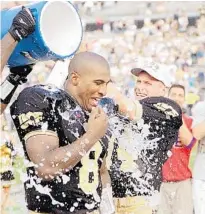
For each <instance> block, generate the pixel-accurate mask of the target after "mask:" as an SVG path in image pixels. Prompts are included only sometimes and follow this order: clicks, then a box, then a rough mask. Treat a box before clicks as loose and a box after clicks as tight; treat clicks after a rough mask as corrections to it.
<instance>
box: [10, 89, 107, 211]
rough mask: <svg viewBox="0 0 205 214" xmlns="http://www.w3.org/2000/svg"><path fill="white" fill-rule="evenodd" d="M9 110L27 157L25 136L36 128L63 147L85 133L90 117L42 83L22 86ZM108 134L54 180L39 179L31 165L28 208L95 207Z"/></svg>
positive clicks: (72, 102)
mask: <svg viewBox="0 0 205 214" xmlns="http://www.w3.org/2000/svg"><path fill="white" fill-rule="evenodd" d="M10 110H11V116H12V118H13V121H14V124H15V126H16V129H17V132H18V135H19V137H20V140H21V141H22V143H23V147H24V151H25V155H26V157H27V158H28V159H29V157H28V154H27V152H26V150H25V139H26V138H27V137H28V136H31V135H33V134H34V135H35V134H38V133H37V132H39V131H40V132H43V133H45V134H46V133H47V134H55V135H57V137H58V138H59V146H60V147H62V146H65V145H67V144H72V143H73V142H74V141H75V140H77V139H78V138H80V137H81V136H82V135H83V134H84V133H85V129H84V124H85V123H86V122H87V121H88V118H89V116H88V113H87V112H85V111H83V110H82V109H81V107H80V106H79V105H78V104H77V103H76V101H75V100H74V99H73V98H72V97H71V96H69V95H68V94H67V93H66V92H65V91H63V90H60V89H58V88H54V87H51V86H43V85H38V86H33V87H29V88H26V89H24V90H23V91H22V92H21V93H20V95H19V96H18V98H17V100H16V101H15V102H14V103H13V104H12V106H11V109H10ZM110 137H111V134H110V132H109V131H108V132H107V134H106V136H105V137H104V138H102V139H101V140H100V141H99V142H97V143H96V144H95V145H94V146H93V147H92V148H91V150H90V151H89V152H88V153H86V154H83V157H82V160H81V161H80V162H79V163H78V164H77V165H76V166H75V167H74V168H73V169H71V170H70V171H69V172H68V173H66V174H63V175H59V176H57V177H55V178H54V179H53V180H50V181H46V180H42V179H41V178H39V177H38V175H37V174H36V172H35V170H34V168H33V167H32V166H31V167H29V168H28V169H27V174H28V180H27V181H26V182H25V192H26V200H27V204H28V209H30V210H35V211H38V212H46V213H47V212H48V213H50V212H52V213H58V212H59V213H61V211H62V213H63V211H66V213H75V212H77V211H78V210H87V211H89V212H91V211H93V210H96V209H98V207H99V202H100V197H101V190H102V185H101V178H100V174H99V170H100V168H101V165H102V162H103V159H104V158H105V157H106V155H107V147H108V141H109V138H110ZM36 146H38V142H36Z"/></svg>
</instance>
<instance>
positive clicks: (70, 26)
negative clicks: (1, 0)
mask: <svg viewBox="0 0 205 214" xmlns="http://www.w3.org/2000/svg"><path fill="white" fill-rule="evenodd" d="M25 7H27V8H30V9H31V12H32V14H33V16H34V18H35V21H36V26H35V31H34V32H33V33H32V34H31V35H29V36H28V37H27V38H25V39H22V40H21V41H20V42H19V43H18V44H17V46H16V48H15V50H14V51H13V53H12V55H11V56H10V58H9V60H8V66H10V67H15V66H20V65H27V64H32V63H35V62H36V61H47V60H58V59H64V58H68V57H72V56H73V55H74V54H75V52H76V51H77V50H78V48H79V46H80V44H81V41H82V35H83V28H82V23H81V20H80V17H79V15H78V13H77V11H76V9H75V8H74V6H73V5H72V4H71V3H70V2H67V1H43V2H37V3H32V4H28V5H25ZM21 8H22V6H18V7H14V8H11V9H9V10H3V11H1V39H2V38H3V37H4V36H5V35H6V34H7V33H8V30H9V28H10V27H11V24H12V21H13V18H14V17H15V15H16V14H17V13H18V12H19V11H20V10H21Z"/></svg>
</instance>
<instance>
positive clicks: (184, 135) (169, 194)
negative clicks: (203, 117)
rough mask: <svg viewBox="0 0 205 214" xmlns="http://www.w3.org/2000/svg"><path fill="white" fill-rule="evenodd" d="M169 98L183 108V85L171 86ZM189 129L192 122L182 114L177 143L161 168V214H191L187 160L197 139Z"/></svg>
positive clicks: (190, 192)
mask: <svg viewBox="0 0 205 214" xmlns="http://www.w3.org/2000/svg"><path fill="white" fill-rule="evenodd" d="M169 98H170V99H172V100H174V101H175V102H177V103H178V104H179V105H180V106H181V108H182V107H183V105H184V101H185V88H184V86H182V85H177V84H175V85H172V86H171V88H170V89H169ZM191 126H192V119H191V118H190V117H188V116H186V115H185V114H184V115H183V125H182V126H181V128H180V130H179V138H178V141H177V142H176V144H175V145H174V146H173V148H172V150H171V153H170V158H169V159H168V160H167V161H166V162H165V164H164V166H163V169H162V175H163V183H162V185H161V190H160V192H161V203H160V209H159V210H160V211H159V213H160V214H193V201H192V186H191V178H192V173H191V170H190V169H189V158H190V153H191V149H192V148H193V146H194V145H195V143H196V139H195V138H194V137H193V135H192V133H191Z"/></svg>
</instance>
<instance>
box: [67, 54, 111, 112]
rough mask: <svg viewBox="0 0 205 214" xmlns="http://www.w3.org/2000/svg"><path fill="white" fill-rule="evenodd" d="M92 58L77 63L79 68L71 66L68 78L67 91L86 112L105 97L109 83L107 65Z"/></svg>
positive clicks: (97, 58)
mask: <svg viewBox="0 0 205 214" xmlns="http://www.w3.org/2000/svg"><path fill="white" fill-rule="evenodd" d="M94 57H95V58H94V59H93V60H88V59H87V60H84V61H81V62H79V63H81V64H80V66H76V65H75V66H73V68H72V72H71V74H70V78H69V80H70V81H69V88H68V91H69V92H71V94H72V95H73V96H74V97H75V99H76V100H77V101H78V103H79V104H80V105H81V107H82V108H84V109H85V110H87V111H91V110H92V108H93V107H96V106H97V105H98V101H99V100H100V99H101V98H102V97H104V96H105V95H106V93H107V84H108V83H109V82H110V69H109V65H108V63H107V62H106V61H105V60H104V59H101V58H99V57H96V56H95V55H94ZM78 65H79V64H78ZM75 69H76V71H75Z"/></svg>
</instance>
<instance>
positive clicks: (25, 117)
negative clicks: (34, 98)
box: [18, 112, 43, 129]
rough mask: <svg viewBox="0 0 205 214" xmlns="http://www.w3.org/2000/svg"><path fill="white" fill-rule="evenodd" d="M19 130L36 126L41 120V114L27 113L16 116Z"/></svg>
mask: <svg viewBox="0 0 205 214" xmlns="http://www.w3.org/2000/svg"><path fill="white" fill-rule="evenodd" d="M18 118H19V123H20V127H21V129H26V128H28V126H29V125H32V126H38V125H40V123H41V121H42V119H43V112H28V113H26V114H20V115H19V116H18Z"/></svg>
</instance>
